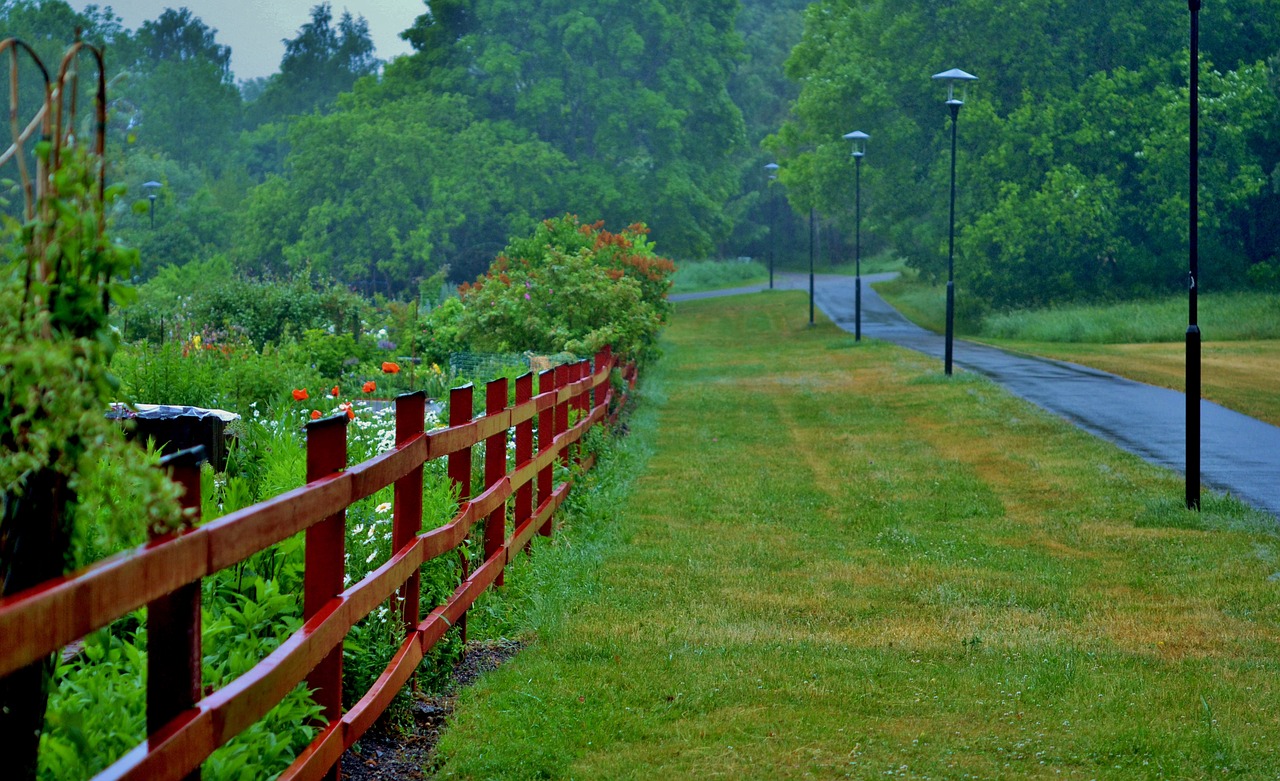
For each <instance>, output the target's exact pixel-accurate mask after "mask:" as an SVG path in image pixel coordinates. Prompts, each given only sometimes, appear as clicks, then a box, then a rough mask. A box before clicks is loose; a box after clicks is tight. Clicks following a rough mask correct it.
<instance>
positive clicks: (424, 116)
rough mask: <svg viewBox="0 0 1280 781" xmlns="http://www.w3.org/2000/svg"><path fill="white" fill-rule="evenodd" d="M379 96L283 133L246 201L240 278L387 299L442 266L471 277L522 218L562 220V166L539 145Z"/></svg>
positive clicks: (456, 105)
mask: <svg viewBox="0 0 1280 781" xmlns="http://www.w3.org/2000/svg"><path fill="white" fill-rule="evenodd" d="M380 94H381V93H380V91H379V90H376V89H370V90H369V91H368V94H355V95H352V96H350V97H349V98H348V99H346V100H345V101H344V102H343V105H342V107H341V109H340V110H338V111H335V112H334V113H332V114H329V115H323V116H322V115H314V116H309V117H305V118H303V119H301V120H299V121H298V122H297V123H296V124H295V125H294V126H293V128H292V130H291V131H290V144H291V151H290V153H289V155H288V157H287V158H286V170H285V173H284V175H282V176H275V177H270V178H268V179H267V181H266V182H264V183H263V184H262V185H261V186H259V187H257V188H255V189H254V190H253V192H252V193H251V195H250V198H249V202H248V205H247V210H246V213H245V218H244V224H243V228H242V230H241V231H239V235H240V237H241V243H240V246H239V247H238V248H237V255H238V259H239V262H240V265H241V267H242V268H244V269H245V270H247V271H250V272H256V273H262V272H276V273H286V272H289V273H297V272H300V271H304V270H308V269H309V270H310V271H312V272H315V273H319V274H322V275H326V276H332V277H335V278H337V279H341V280H343V281H346V282H349V283H354V284H358V285H360V286H362V287H364V288H365V289H367V290H378V291H381V292H384V293H388V294H393V293H396V292H399V291H403V290H405V289H406V288H408V287H409V286H410V285H411V284H412V283H413V281H414V280H415V279H419V278H426V277H428V276H430V275H431V274H433V273H435V272H436V271H437V270H438V269H439V268H440V267H441V266H442V265H449V266H451V267H452V270H453V272H454V276H455V278H466V277H467V276H474V275H475V274H477V273H479V272H481V271H483V270H484V269H485V268H486V267H487V266H488V264H489V261H490V260H492V259H493V257H494V255H495V254H496V253H497V252H498V251H500V250H501V249H502V247H503V245H504V243H505V241H506V239H507V238H508V237H509V236H510V235H512V233H519V232H523V231H528V230H530V229H531V228H532V226H533V225H534V224H535V223H536V217H533V216H530V215H531V214H534V215H539V216H540V215H541V214H544V213H555V212H556V211H559V210H562V208H563V201H562V200H561V196H560V193H561V192H562V191H563V190H562V188H567V187H568V186H570V184H569V183H570V182H571V181H572V179H573V178H574V167H573V165H572V164H571V163H570V162H569V161H568V160H567V159H566V158H565V157H564V156H563V155H562V154H560V153H558V152H556V151H555V150H554V149H552V148H551V147H550V146H549V145H548V144H546V143H545V142H542V141H538V140H536V139H533V138H532V137H531V136H530V135H529V134H528V133H527V132H526V131H524V130H521V129H520V128H518V127H516V126H515V125H513V124H512V123H509V122H490V121H485V120H482V119H479V118H478V117H476V116H475V115H474V114H473V113H472V111H471V109H470V108H469V107H468V105H467V101H466V100H465V99H464V98H462V97H459V96H449V95H445V96H435V95H431V94H419V95H415V96H411V97H405V98H402V99H399V100H390V101H387V100H382V99H381V98H380V97H376V98H375V96H380Z"/></svg>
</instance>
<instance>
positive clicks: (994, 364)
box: [671, 274, 1280, 517]
mask: <svg viewBox="0 0 1280 781" xmlns="http://www.w3.org/2000/svg"><path fill="white" fill-rule="evenodd" d="M892 276H893V275H892V274H880V275H868V276H865V277H863V278H862V285H863V287H862V334H863V336H865V337H869V338H874V339H883V340H885V341H888V342H893V343H894V344H898V345H901V346H903V347H907V348H910V349H912V350H916V351H918V352H921V353H925V354H926V355H932V356H934V357H936V358H937V359H938V371H939V372H941V371H942V357H943V349H944V340H943V337H942V336H941V335H939V334H935V333H933V332H932V331H927V330H925V329H923V328H920V327H919V326H917V325H915V324H913V323H911V322H910V321H909V320H907V319H906V318H904V317H903V316H902V315H900V314H898V312H897V310H895V309H893V307H891V306H889V305H888V304H887V303H885V301H884V299H882V298H880V296H878V295H877V294H876V292H875V291H874V290H872V289H871V283H873V282H879V281H882V280H886V279H890V278H891V277H892ZM775 287H777V288H780V289H785V290H808V277H807V276H806V275H802V274H784V275H780V276H779V277H777V279H776V281H775ZM759 290H761V288H760V287H758V286H757V287H751V288H737V289H735V290H732V291H715V292H714V293H710V294H697V293H695V294H686V295H674V296H672V297H671V299H672V300H673V301H681V300H689V299H692V298H702V297H707V296H710V295H731V294H735V293H750V292H756V291H759ZM814 298H815V301H816V303H817V306H818V308H819V309H821V310H822V311H823V312H824V313H825V314H826V315H827V317H829V318H831V320H832V321H834V322H835V323H836V325H838V326H839V327H840V328H842V329H844V330H846V331H848V332H850V333H852V332H853V330H854V303H853V302H854V280H853V278H852V277H841V276H819V277H818V278H817V282H816V284H815V292H814ZM953 361H954V363H955V365H956V366H959V367H961V368H964V369H967V370H969V371H974V372H977V373H979V374H983V375H986V376H987V377H990V378H991V379H992V380H994V381H995V382H997V383H999V384H1000V385H1002V386H1004V387H1005V388H1007V389H1008V390H1009V391H1010V392H1012V393H1014V394H1016V395H1018V396H1021V397H1022V398H1024V399H1026V400H1027V401H1030V402H1032V403H1034V404H1036V405H1038V406H1040V407H1043V408H1044V409H1046V410H1048V411H1050V412H1053V413H1055V414H1057V415H1060V416H1062V417H1064V418H1066V419H1067V420H1069V421H1071V422H1072V423H1074V424H1076V425H1077V426H1079V427H1080V428H1082V429H1084V430H1085V431H1088V432H1090V433H1092V434H1094V435H1096V436H1099V437H1102V438H1103V439H1106V440H1108V441H1110V442H1113V443H1115V444H1117V445H1119V446H1120V447H1122V448H1124V449H1125V450H1128V451H1129V452H1131V453H1134V454H1136V455H1138V456H1141V457H1142V458H1144V459H1146V460H1147V461H1150V462H1152V463H1154V464H1158V465H1160V466H1164V467H1168V468H1169V469H1173V470H1174V471H1176V472H1178V473H1180V474H1185V467H1186V428H1185V416H1186V401H1185V396H1184V395H1183V394H1182V393H1180V392H1178V391H1173V390H1168V389H1166V388H1157V387H1154V386H1151V385H1145V384H1143V383H1140V382H1134V381H1132V380H1127V379H1124V378H1123V377H1117V376H1116V375H1114V374H1108V373H1107V372H1103V371H1099V370H1097V369H1090V368H1088V367H1085V366H1078V365H1076V364H1071V363H1065V362H1062V361H1052V360H1048V359H1045V358H1037V357H1034V356H1028V355H1021V354H1015V353H1009V352H1005V351H1003V350H998V349H996V348H994V347H987V346H985V345H980V344H974V343H972V342H966V341H963V340H956V342H955V345H954V354H953ZM1200 413H1201V458H1200V470H1201V482H1202V484H1203V485H1204V486H1206V487H1209V488H1215V489H1218V490H1220V491H1226V492H1229V493H1231V494H1233V495H1235V496H1237V497H1239V498H1240V499H1242V500H1244V501H1246V502H1248V503H1249V504H1251V505H1253V506H1254V507H1258V508H1260V509H1263V510H1266V511H1267V512H1270V513H1271V514H1272V515H1275V516H1277V517H1280V428H1277V427H1275V426H1272V425H1270V424H1267V423H1263V422H1261V421H1258V420H1255V419H1254V418H1250V417H1248V416H1246V415H1242V414H1240V413H1238V412H1234V411H1232V410H1229V409H1227V408H1225V407H1222V406H1220V405H1218V404H1214V403H1213V402H1211V401H1203V400H1202V401H1201V402H1200Z"/></svg>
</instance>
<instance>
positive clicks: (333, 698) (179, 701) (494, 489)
mask: <svg viewBox="0 0 1280 781" xmlns="http://www.w3.org/2000/svg"><path fill="white" fill-rule="evenodd" d="M616 363H617V362H616V359H615V358H614V357H613V356H612V355H611V354H610V353H609V352H607V351H606V352H603V353H601V354H600V355H598V356H596V358H595V361H594V366H593V365H592V362H591V361H582V362H580V363H575V364H568V365H564V366H558V367H556V368H555V369H552V370H548V371H544V372H541V373H540V374H539V375H538V376H537V378H536V379H537V388H538V392H537V393H536V395H535V391H534V384H535V378H534V376H533V374H525V375H524V376H522V377H520V378H518V379H517V380H516V381H515V403H514V404H512V405H508V404H507V400H508V398H509V391H510V388H509V387H508V381H507V380H506V379H501V380H496V381H494V382H491V383H489V384H488V385H487V387H486V388H485V401H486V405H485V412H484V414H482V415H480V416H479V417H474V418H473V415H472V410H473V401H474V400H473V388H472V387H471V386H469V385H468V386H465V387H462V388H455V389H454V390H453V391H452V392H451V395H450V403H449V426H448V427H447V428H442V429H437V430H433V431H426V430H425V425H424V420H425V413H426V397H425V395H424V394H422V393H414V394H408V395H405V396H401V397H400V398H398V399H397V400H396V407H395V421H396V423H395V425H396V445H395V448H394V449H393V450H391V451H389V452H387V453H384V454H382V455H379V456H377V457H375V458H372V459H370V460H368V461H365V462H363V463H360V464H356V465H354V466H348V465H347V438H346V425H347V418H346V416H345V415H343V414H339V415H335V416H333V417H329V418H325V419H322V420H317V421H314V422H312V423H310V424H309V425H308V426H307V429H306V434H307V436H306V447H307V483H306V485H305V486H303V487H301V488H298V489H296V490H293V491H290V492H288V493H285V494H283V495H281V496H278V497H276V498H274V499H270V500H268V501H265V502H262V503H260V504H257V505H254V506H252V507H248V508H245V509H243V510H241V511H239V512H235V513H232V514H230V515H227V516H225V517H223V518H219V519H217V520H215V521H212V522H210V523H208V524H205V525H198V519H197V520H194V521H193V522H192V524H191V526H190V528H188V529H186V530H184V531H181V532H178V533H174V534H171V535H168V536H166V537H164V538H160V539H156V540H154V541H153V542H151V543H150V544H148V545H145V546H143V547H141V548H138V549H136V550H133V551H130V552H128V553H125V554H123V555H119V556H116V557H113V558H111V559H108V560H106V561H103V562H100V563H98V564H96V565H94V566H92V567H89V568H87V569H86V570H84V571H82V572H78V573H74V574H72V575H69V576H66V577H63V578H59V579H56V580H53V581H49V582H47V583H44V584H42V585H40V586H38V587H36V588H32V589H29V590H27V591H24V592H21V593H18V594H16V595H13V596H12V597H9V598H6V599H3V600H0V638H3V649H2V650H0V676H3V675H6V674H8V673H9V672H11V671H13V670H16V669H18V668H21V667H22V666H24V665H27V664H29V663H31V662H33V661H36V660H39V659H42V658H47V657H48V656H49V655H50V654H52V653H56V652H58V651H59V650H60V649H62V648H63V647H65V646H66V645H68V644H70V643H72V642H74V641H76V640H77V639H79V638H82V637H84V636H85V635H87V634H88V633H90V632H93V631H95V630H97V629H100V628H102V627H104V626H107V625H108V624H110V623H111V622H112V621H114V620H116V619H118V618H120V617H122V616H124V615H126V614H128V613H129V612H130V611H133V610H135V609H137V608H139V607H143V606H146V608H147V611H146V616H147V617H146V624H147V633H148V638H149V640H148V643H149V653H148V660H147V664H148V670H147V673H148V674H147V681H148V690H147V731H148V733H149V737H148V738H147V739H146V740H145V741H144V742H143V743H141V744H139V745H138V746H136V747H135V748H134V749H133V750H132V751H130V752H129V753H127V754H126V755H125V756H123V757H122V758H120V759H119V760H118V761H117V762H116V763H115V764H113V765H112V766H111V767H109V768H108V769H107V770H105V771H103V772H102V773H101V774H99V775H98V776H97V777H96V778H98V779H148V780H149V781H156V780H162V779H189V778H199V770H200V766H201V764H202V763H203V762H204V760H205V759H207V758H208V757H209V755H210V754H211V753H212V752H213V751H214V750H215V749H217V748H218V747H219V746H222V745H223V744H225V743H226V742H227V741H228V740H230V739H231V738H232V737H234V736H235V735H237V734H239V733H240V732H242V731H243V730H244V729H246V728H247V727H249V726H250V725H252V724H253V723H254V722H256V721H257V720H258V719H260V718H262V716H263V715H265V714H266V713H267V712H268V711H269V710H270V709H271V708H272V707H273V706H274V705H275V704H276V703H278V702H279V701H280V700H281V699H282V698H283V697H284V696H285V695H286V694H288V693H289V692H290V691H291V690H293V689H294V687H296V686H297V684H298V683H299V682H302V681H306V682H307V685H308V686H309V687H311V688H312V689H313V690H314V696H315V698H316V701H317V703H318V704H319V705H320V706H321V707H322V708H323V725H322V729H321V730H320V732H319V734H318V735H317V737H316V738H315V740H314V741H313V742H312V743H311V745H310V746H309V747H308V748H307V749H306V750H305V751H304V752H303V753H302V755H301V756H299V757H298V758H297V760H296V761H295V762H294V763H293V764H292V765H291V766H290V767H289V769H288V770H286V771H285V772H284V774H283V775H282V776H281V778H284V779H311V778H316V779H318V778H330V779H336V778H338V775H339V768H338V761H339V760H340V758H341V756H342V753H343V752H344V751H345V750H346V749H348V748H350V747H351V745H352V744H354V743H355V742H356V741H357V740H358V739H359V738H360V736H361V735H363V734H364V733H365V731H366V730H368V729H369V727H370V726H371V725H372V724H373V723H374V721H375V720H376V719H377V718H378V716H379V715H380V714H381V713H382V712H383V711H385V710H386V708H387V706H388V705H389V704H390V703H391V701H392V699H393V698H394V697H395V695H396V693H397V692H398V691H399V690H400V689H401V688H402V687H403V686H404V685H405V684H406V682H408V681H409V679H410V677H411V676H412V674H413V672H414V671H415V670H416V669H417V667H418V665H419V663H420V662H421V661H422V660H423V658H425V656H426V654H427V652H428V651H430V650H431V648H432V647H433V646H434V645H435V644H436V643H437V642H438V641H439V640H440V639H441V638H442V637H443V636H444V634H445V632H446V631H448V630H449V628H450V627H453V626H456V625H458V624H459V623H460V622H462V621H463V620H464V617H465V614H466V611H467V609H468V608H469V607H470V606H471V605H472V604H473V603H474V602H475V600H476V598H477V597H478V596H479V595H480V594H481V593H482V592H483V591H484V590H485V589H486V588H488V587H489V586H490V585H493V584H495V583H496V584H498V585H501V583H502V575H503V569H504V567H505V566H506V564H507V562H508V560H509V559H510V557H511V556H512V555H513V553H515V552H518V551H520V550H521V549H522V548H524V547H525V546H526V545H527V544H528V543H529V541H530V540H531V538H532V537H533V536H534V535H535V534H539V533H540V534H544V535H550V534H551V533H552V529H553V515H554V513H555V512H556V510H557V509H558V508H559V507H560V505H561V504H562V503H563V502H564V499H565V497H566V495H567V494H568V492H569V490H570V488H571V485H572V481H571V480H569V481H564V482H562V483H560V484H559V485H556V484H555V482H554V479H553V478H554V476H553V467H554V465H555V463H556V461H557V460H560V461H563V462H566V463H567V462H568V460H569V459H572V458H575V457H576V453H575V448H574V447H573V446H574V444H575V443H577V442H578V441H579V440H580V439H581V438H582V437H583V436H584V435H585V434H586V432H587V431H588V430H589V429H590V428H591V427H593V426H596V425H600V424H602V423H607V422H611V421H612V419H613V418H614V417H616V414H617V410H618V409H620V408H621V406H622V404H623V403H624V402H625V394H626V391H627V389H629V388H630V387H632V386H633V384H634V382H635V370H634V367H631V366H626V367H616ZM615 368H621V371H622V375H623V379H624V384H623V386H622V387H623V389H624V390H623V394H622V397H621V398H615V394H614V391H613V387H612V384H611V383H610V373H611V372H612V371H613V370H614V369H615ZM512 429H514V432H515V454H514V455H515V458H514V461H515V466H514V468H512V469H511V470H508V469H507V463H508V461H507V440H508V436H509V435H510V433H511V431H512ZM535 435H536V450H535ZM476 447H481V448H483V452H484V486H483V488H482V489H481V490H480V491H479V492H478V493H475V494H474V495H473V491H472V486H471V474H472V451H473V449H474V448H476ZM437 458H444V459H447V469H448V474H449V477H450V479H451V481H452V482H453V483H454V484H455V485H456V486H457V490H458V492H459V496H460V497H462V499H463V501H462V503H461V505H460V507H459V510H458V512H457V514H456V515H455V516H454V517H453V518H452V519H451V520H450V521H449V522H448V523H445V524H444V525H442V526H438V527H436V528H432V529H430V530H426V531H424V530H423V529H422V522H423V518H422V513H423V502H422V491H423V468H424V465H425V464H426V463H427V462H428V461H431V460H432V459H437ZM587 461H588V463H585V464H584V466H585V467H587V468H589V467H590V466H591V464H590V463H589V461H590V456H588V457H587ZM168 465H169V468H170V469H171V470H172V474H173V476H174V479H175V480H177V481H178V482H179V483H181V484H182V485H184V486H185V487H186V494H185V496H186V499H185V501H186V502H187V503H188V505H189V507H191V508H194V510H195V511H198V508H199V504H200V484H199V483H200V471H199V461H198V455H197V454H196V453H194V452H193V451H186V452H184V453H179V454H177V455H175V456H173V457H171V458H170V459H169V460H168ZM387 486H394V502H393V504H394V509H393V522H392V551H393V552H392V555H391V556H390V558H389V559H388V560H387V561H386V562H384V563H383V564H382V566H380V567H378V568H377V569H375V570H373V571H372V572H370V573H369V575H368V576H366V577H365V578H364V579H362V580H361V581H359V582H358V583H353V584H351V586H350V587H346V588H344V586H343V576H344V574H345V563H344V547H345V539H346V529H345V513H346V508H347V507H349V506H350V505H351V504H352V503H354V502H356V501H359V500H361V499H364V498H367V497H369V496H372V495H373V494H374V493H375V492H377V491H378V490H380V489H383V488H386V487H387ZM508 510H510V512H508ZM508 518H509V519H510V522H508ZM481 520H484V562H483V563H482V564H480V565H479V566H478V567H477V568H476V569H475V570H474V571H472V572H470V573H465V574H464V577H463V579H462V582H461V583H460V585H459V586H458V587H457V589H456V590H455V591H454V592H453V594H452V596H451V597H449V599H448V600H446V601H445V602H444V604H441V605H435V606H431V608H430V611H429V612H428V613H427V615H426V616H425V617H423V616H422V608H421V606H420V604H419V569H420V567H421V566H422V565H423V564H424V563H425V562H428V561H430V560H432V559H434V558H436V557H438V556H442V555H445V554H447V553H449V552H450V551H453V550H455V549H457V548H458V547H459V546H460V545H462V544H463V543H464V542H465V540H466V539H467V535H468V534H469V533H470V532H471V530H472V527H474V526H475V525H476V524H477V522H479V521H481ZM508 531H510V534H508ZM298 532H305V535H306V537H305V545H306V552H305V559H306V563H305V576H304V589H305V593H304V595H303V618H304V624H303V626H302V628H301V629H299V630H298V631H297V632H295V633H294V634H293V635H292V636H290V637H289V638H288V639H287V640H286V641H285V642H284V643H282V644H281V645H280V646H279V648H277V649H276V650H275V651H274V652H273V653H271V654H270V655H269V656H267V657H266V658H265V659H263V660H262V661H261V662H259V663H258V664H257V665H256V666H255V667H253V668H252V669H251V670H250V671H249V672H247V673H245V674H244V675H242V676H240V677H239V678H237V679H236V680H235V681H233V682H232V683H231V684H229V685H227V686H225V687H223V688H221V689H218V690H216V691H213V692H210V693H204V692H202V691H201V628H200V583H201V580H202V579H203V578H206V577H209V576H210V575H213V574H214V573H217V572H219V571H221V570H224V569H227V568H228V567H233V566H235V565H236V564H238V563H240V562H242V561H244V560H245V559H246V558H248V557H249V556H251V555H253V554H255V553H257V552H259V551H262V550H265V549H267V548H269V547H270V546H272V545H275V544H276V543H278V542H280V541H282V540H284V539H286V538H288V537H290V536H292V535H294V534H297V533H298ZM389 602H390V603H391V604H392V605H393V606H394V607H395V608H396V610H398V611H399V615H400V616H401V618H402V619H403V621H404V625H405V631H406V636H405V639H404V641H403V643H402V644H401V645H400V648H399V650H398V651H397V652H396V653H395V655H394V657H393V658H392V659H391V661H390V663H389V664H388V665H387V666H386V668H385V670H383V672H382V674H381V676H380V677H379V678H378V680H377V681H376V682H375V683H374V685H373V686H372V687H371V688H370V689H369V690H368V691H367V692H366V693H365V694H364V696H363V697H362V698H361V699H360V701H359V702H357V703H356V704H355V705H354V706H353V707H352V708H351V709H350V710H348V711H347V712H345V713H344V712H343V710H342V643H343V640H344V638H345V637H346V635H347V633H348V632H349V631H350V630H351V628H352V627H353V626H354V625H355V624H356V622H358V621H360V620H361V619H362V618H364V617H365V616H367V615H369V614H370V613H371V612H373V611H374V610H376V609H377V608H378V607H379V606H381V605H384V604H387V603H389Z"/></svg>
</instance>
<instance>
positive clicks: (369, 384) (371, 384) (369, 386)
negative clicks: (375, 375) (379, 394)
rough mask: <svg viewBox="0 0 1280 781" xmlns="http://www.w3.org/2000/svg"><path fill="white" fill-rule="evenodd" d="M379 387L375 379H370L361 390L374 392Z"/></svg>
mask: <svg viewBox="0 0 1280 781" xmlns="http://www.w3.org/2000/svg"><path fill="white" fill-rule="evenodd" d="M377 389H378V383H376V382H374V381H373V380H369V381H368V382H366V383H365V384H364V387H363V388H362V389H361V390H363V391H364V392H365V393H373V392H374V391H375V390H377Z"/></svg>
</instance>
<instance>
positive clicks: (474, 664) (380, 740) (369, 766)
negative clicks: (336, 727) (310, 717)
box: [342, 640, 524, 781]
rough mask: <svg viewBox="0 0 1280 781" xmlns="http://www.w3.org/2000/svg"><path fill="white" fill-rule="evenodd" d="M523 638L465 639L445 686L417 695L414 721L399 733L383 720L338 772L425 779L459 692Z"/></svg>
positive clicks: (354, 778) (363, 777) (379, 780)
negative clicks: (447, 683) (483, 640)
mask: <svg viewBox="0 0 1280 781" xmlns="http://www.w3.org/2000/svg"><path fill="white" fill-rule="evenodd" d="M522 647H524V643H523V642H521V641H517V640H491V641H487V642H477V643H469V644H468V645H467V646H466V649H465V650H464V651H463V655H462V658H461V659H459V660H458V663H457V664H455V665H454V667H453V675H452V676H451V679H450V680H451V683H450V684H449V688H448V689H447V690H446V691H445V692H443V693H441V694H430V695H429V694H424V693H421V692H419V693H418V694H417V695H415V699H414V703H413V724H412V726H411V727H410V728H409V729H407V730H406V731H404V732H403V733H400V732H397V731H396V730H393V729H391V728H389V727H388V726H387V725H386V724H384V723H383V722H382V721H379V722H378V723H377V724H375V725H374V726H373V727H372V728H371V729H370V730H369V731H368V732H366V733H365V734H364V737H362V738H361V739H360V742H359V743H357V744H356V745H355V746H353V747H352V748H351V750H350V751H348V752H347V753H345V754H343V755H342V777H343V778H344V779H351V781H420V779H424V778H426V768H427V767H429V766H430V764H431V760H432V753H433V752H434V751H435V747H436V742H437V741H438V740H439V738H440V733H441V731H442V730H444V727H445V722H446V721H447V720H448V718H449V715H450V714H452V713H453V704H454V701H455V700H456V699H457V696H458V692H460V691H461V690H462V689H465V688H466V687H468V686H470V685H471V684H473V683H475V682H476V680H477V679H478V678H479V677H480V676H481V675H483V674H484V673H487V672H489V671H490V670H494V669H496V668H497V667H498V665H500V664H502V663H503V662H505V661H507V660H508V659H510V658H511V657H513V656H515V655H516V653H518V652H519V651H520V649H521V648H522Z"/></svg>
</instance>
